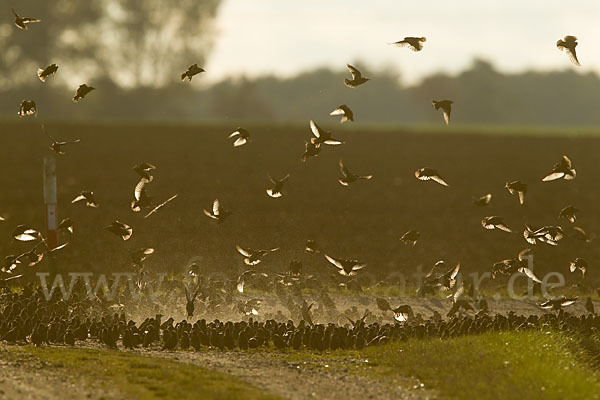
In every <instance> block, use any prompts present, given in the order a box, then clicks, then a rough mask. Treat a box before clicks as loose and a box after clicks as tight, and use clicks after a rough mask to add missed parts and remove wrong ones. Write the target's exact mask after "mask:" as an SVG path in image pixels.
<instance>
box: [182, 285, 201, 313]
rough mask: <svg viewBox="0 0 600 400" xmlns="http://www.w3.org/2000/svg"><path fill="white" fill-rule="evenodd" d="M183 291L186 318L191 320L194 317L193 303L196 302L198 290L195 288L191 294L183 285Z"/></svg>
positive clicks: (186, 286)
mask: <svg viewBox="0 0 600 400" xmlns="http://www.w3.org/2000/svg"><path fill="white" fill-rule="evenodd" d="M183 287H184V289H185V299H186V303H185V311H186V312H187V317H188V318H192V317H193V316H194V301H196V296H198V293H199V292H200V288H199V287H198V288H196V290H195V291H194V292H193V293H192V292H191V290H190V288H189V287H188V285H186V284H185V283H184V285H183Z"/></svg>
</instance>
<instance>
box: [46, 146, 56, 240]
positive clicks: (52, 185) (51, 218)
mask: <svg viewBox="0 0 600 400" xmlns="http://www.w3.org/2000/svg"><path fill="white" fill-rule="evenodd" d="M44 204H45V208H46V210H45V211H46V212H45V216H46V240H47V242H46V244H47V245H48V248H49V249H53V248H55V247H56V246H58V231H57V228H58V221H57V219H58V216H57V209H56V159H55V158H54V156H46V157H44Z"/></svg>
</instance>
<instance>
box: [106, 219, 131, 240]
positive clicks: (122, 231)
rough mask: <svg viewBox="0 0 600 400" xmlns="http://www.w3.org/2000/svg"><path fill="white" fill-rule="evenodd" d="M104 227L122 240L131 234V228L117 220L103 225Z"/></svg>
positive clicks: (127, 238)
mask: <svg viewBox="0 0 600 400" xmlns="http://www.w3.org/2000/svg"><path fill="white" fill-rule="evenodd" d="M105 229H106V230H108V231H109V232H111V233H113V234H115V235H117V236H119V237H120V238H121V239H123V241H126V240H129V238H130V237H131V235H133V228H132V227H130V226H129V225H127V224H124V223H123V222H119V221H114V222H113V223H112V224H110V225H108V226H105Z"/></svg>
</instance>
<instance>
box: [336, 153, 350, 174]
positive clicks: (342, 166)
mask: <svg viewBox="0 0 600 400" xmlns="http://www.w3.org/2000/svg"><path fill="white" fill-rule="evenodd" d="M339 165H340V171H341V172H342V175H344V178H347V177H348V176H349V175H350V171H349V170H348V168H346V166H344V162H343V161H342V159H341V158H340V162H339Z"/></svg>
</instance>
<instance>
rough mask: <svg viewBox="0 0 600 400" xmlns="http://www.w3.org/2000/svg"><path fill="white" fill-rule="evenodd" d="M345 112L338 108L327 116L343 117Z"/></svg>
mask: <svg viewBox="0 0 600 400" xmlns="http://www.w3.org/2000/svg"><path fill="white" fill-rule="evenodd" d="M345 114H346V111H344V109H342V108H340V107H338V108H336V109H335V110H333V111H332V112H330V113H329V115H345Z"/></svg>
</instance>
